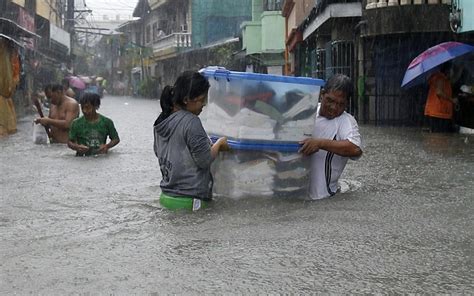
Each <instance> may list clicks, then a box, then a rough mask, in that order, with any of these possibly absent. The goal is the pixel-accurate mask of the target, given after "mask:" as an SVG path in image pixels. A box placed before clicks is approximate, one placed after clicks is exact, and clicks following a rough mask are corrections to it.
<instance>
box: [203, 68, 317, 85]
mask: <svg viewBox="0 0 474 296" xmlns="http://www.w3.org/2000/svg"><path fill="white" fill-rule="evenodd" d="M199 73H201V74H202V75H204V76H205V77H207V78H211V77H213V78H214V79H216V80H218V79H219V78H225V79H227V81H230V80H231V79H237V80H244V79H247V80H257V81H269V82H281V83H294V84H305V85H315V86H324V84H325V82H324V80H322V79H316V78H309V77H294V76H280V75H271V74H261V73H248V72H236V71H229V70H227V69H226V68H223V67H216V66H211V67H207V68H203V69H201V70H199Z"/></svg>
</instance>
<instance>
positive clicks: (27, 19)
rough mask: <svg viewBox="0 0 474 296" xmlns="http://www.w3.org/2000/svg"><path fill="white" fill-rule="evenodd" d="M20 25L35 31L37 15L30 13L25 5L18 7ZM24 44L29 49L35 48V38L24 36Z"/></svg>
mask: <svg viewBox="0 0 474 296" xmlns="http://www.w3.org/2000/svg"><path fill="white" fill-rule="evenodd" d="M18 9H19V10H18V20H17V22H18V25H19V26H21V27H23V28H25V29H27V30H28V31H30V32H33V33H35V17H34V16H32V15H31V14H29V13H28V11H27V10H26V9H24V8H23V7H18ZM23 42H24V46H25V47H26V48H29V49H32V50H33V49H35V40H34V38H23Z"/></svg>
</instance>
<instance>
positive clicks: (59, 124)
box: [35, 84, 79, 143]
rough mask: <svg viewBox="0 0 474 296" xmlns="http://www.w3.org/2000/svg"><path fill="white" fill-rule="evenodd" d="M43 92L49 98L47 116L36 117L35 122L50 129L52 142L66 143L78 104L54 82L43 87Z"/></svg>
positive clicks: (77, 113)
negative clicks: (48, 86)
mask: <svg viewBox="0 0 474 296" xmlns="http://www.w3.org/2000/svg"><path fill="white" fill-rule="evenodd" d="M45 94H46V96H47V97H49V98H50V99H51V106H50V109H49V116H48V117H42V118H36V119H35V123H36V124H42V125H44V126H46V127H50V129H51V137H52V139H51V140H52V142H54V143H67V141H68V133H69V127H70V126H71V123H72V121H73V120H74V119H76V118H77V117H78V116H79V104H78V103H77V102H76V100H74V99H73V98H70V97H68V96H66V95H65V94H64V90H63V86H62V85H60V84H55V85H53V86H51V92H49V88H46V89H45Z"/></svg>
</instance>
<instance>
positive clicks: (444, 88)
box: [425, 63, 455, 133]
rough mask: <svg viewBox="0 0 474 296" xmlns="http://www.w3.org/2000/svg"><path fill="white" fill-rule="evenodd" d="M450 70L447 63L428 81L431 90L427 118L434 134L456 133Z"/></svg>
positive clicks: (426, 112)
mask: <svg viewBox="0 0 474 296" xmlns="http://www.w3.org/2000/svg"><path fill="white" fill-rule="evenodd" d="M449 70H450V64H449V63H445V64H443V66H442V67H441V68H440V70H439V71H437V72H435V73H433V74H432V75H431V76H430V78H429V80H428V84H429V87H430V88H429V91H428V99H427V100H426V105H425V116H426V118H427V119H428V122H429V125H430V131H431V132H434V133H439V132H452V131H454V125H453V114H454V104H455V99H454V98H453V94H452V88H451V82H450V81H449V78H448V73H449Z"/></svg>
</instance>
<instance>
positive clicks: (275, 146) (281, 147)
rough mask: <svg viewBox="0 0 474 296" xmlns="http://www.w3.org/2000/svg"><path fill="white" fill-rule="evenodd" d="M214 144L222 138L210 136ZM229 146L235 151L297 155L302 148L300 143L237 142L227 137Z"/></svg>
mask: <svg viewBox="0 0 474 296" xmlns="http://www.w3.org/2000/svg"><path fill="white" fill-rule="evenodd" d="M210 138H211V140H212V142H213V143H215V142H216V141H217V139H219V138H220V136H216V135H212V136H210ZM227 144H228V145H229V146H230V148H232V149H234V150H253V151H278V152H292V153H297V152H298V151H299V149H300V148H301V144H300V143H298V142H283V141H282V142H275V141H265V140H260V141H259V140H237V139H232V138H229V137H227Z"/></svg>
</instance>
